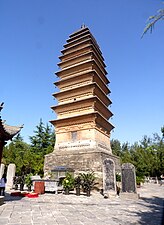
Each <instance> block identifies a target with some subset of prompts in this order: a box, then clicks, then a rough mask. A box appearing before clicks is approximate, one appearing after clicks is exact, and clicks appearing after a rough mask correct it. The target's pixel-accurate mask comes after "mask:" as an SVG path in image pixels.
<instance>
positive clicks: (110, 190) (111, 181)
mask: <svg viewBox="0 0 164 225" xmlns="http://www.w3.org/2000/svg"><path fill="white" fill-rule="evenodd" d="M103 190H104V197H105V196H106V197H107V196H108V195H115V194H116V177H115V164H114V161H113V160H112V159H109V158H107V159H105V160H104V162H103Z"/></svg>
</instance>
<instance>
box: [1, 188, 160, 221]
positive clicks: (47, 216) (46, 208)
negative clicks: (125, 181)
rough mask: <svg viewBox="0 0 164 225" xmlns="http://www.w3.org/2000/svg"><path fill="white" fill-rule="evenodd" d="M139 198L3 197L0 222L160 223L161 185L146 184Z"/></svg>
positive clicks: (51, 195)
mask: <svg viewBox="0 0 164 225" xmlns="http://www.w3.org/2000/svg"><path fill="white" fill-rule="evenodd" d="M138 192H139V193H140V195H141V199H139V200H125V199H121V198H115V197H112V198H110V199H104V198H103V196H102V195H100V194H98V193H93V194H92V196H91V197H86V196H82V195H81V196H76V195H74V194H70V195H64V194H58V195H54V194H44V195H41V196H39V197H38V198H35V199H34V198H33V199H30V198H27V197H24V198H19V197H11V196H9V195H8V196H6V197H5V199H6V200H5V204H3V205H1V206H0V225H19V224H21V225H43V224H44V225H46V224H47V225H103V224H104V225H107V224H108V225H125V224H126V225H137V224H143V225H144V224H145V225H161V224H162V214H163V201H164V185H163V186H159V184H145V185H144V186H143V187H142V188H140V189H138Z"/></svg>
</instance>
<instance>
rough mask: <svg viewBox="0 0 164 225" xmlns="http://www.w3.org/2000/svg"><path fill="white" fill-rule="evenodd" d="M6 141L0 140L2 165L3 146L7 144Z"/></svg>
mask: <svg viewBox="0 0 164 225" xmlns="http://www.w3.org/2000/svg"><path fill="white" fill-rule="evenodd" d="M5 144H6V142H5V141H3V140H0V165H1V160H2V152H3V147H4V146H5Z"/></svg>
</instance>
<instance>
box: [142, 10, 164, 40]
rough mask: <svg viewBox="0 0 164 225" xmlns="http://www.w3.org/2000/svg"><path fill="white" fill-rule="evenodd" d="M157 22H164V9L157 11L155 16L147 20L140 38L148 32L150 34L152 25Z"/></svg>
mask: <svg viewBox="0 0 164 225" xmlns="http://www.w3.org/2000/svg"><path fill="white" fill-rule="evenodd" d="M159 20H164V9H160V10H158V11H157V14H155V15H154V16H150V17H149V18H148V23H147V25H146V27H145V29H144V31H143V34H142V36H141V38H142V37H143V36H144V35H145V34H146V33H147V32H148V31H149V30H150V32H151V33H152V31H153V28H154V25H155V24H156V23H157V22H158V21H159Z"/></svg>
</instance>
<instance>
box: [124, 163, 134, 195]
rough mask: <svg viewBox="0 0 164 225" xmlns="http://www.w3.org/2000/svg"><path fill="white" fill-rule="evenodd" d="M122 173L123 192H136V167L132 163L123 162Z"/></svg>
mask: <svg viewBox="0 0 164 225" xmlns="http://www.w3.org/2000/svg"><path fill="white" fill-rule="evenodd" d="M121 173H122V192H129V193H136V174H135V167H134V165H133V164H131V163H123V164H122V166H121Z"/></svg>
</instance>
